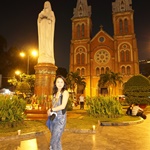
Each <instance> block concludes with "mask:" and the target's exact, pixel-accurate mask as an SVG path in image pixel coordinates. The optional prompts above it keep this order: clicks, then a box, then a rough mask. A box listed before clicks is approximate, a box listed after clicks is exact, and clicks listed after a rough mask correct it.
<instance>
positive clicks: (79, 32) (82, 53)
mask: <svg viewBox="0 0 150 150" xmlns="http://www.w3.org/2000/svg"><path fill="white" fill-rule="evenodd" d="M71 20H72V39H71V46H70V72H76V71H78V72H79V75H80V76H83V77H84V78H85V79H86V88H88V89H90V82H89V80H90V72H89V71H90V40H91V27H92V23H91V6H88V4H87V0H78V1H77V5H76V8H74V13H73V17H72V19H71Z"/></svg>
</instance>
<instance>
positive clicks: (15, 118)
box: [0, 95, 26, 127]
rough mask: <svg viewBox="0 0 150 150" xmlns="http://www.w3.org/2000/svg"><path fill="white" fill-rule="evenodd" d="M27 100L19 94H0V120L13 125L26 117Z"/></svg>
mask: <svg viewBox="0 0 150 150" xmlns="http://www.w3.org/2000/svg"><path fill="white" fill-rule="evenodd" d="M25 108H26V102H25V101H24V100H23V99H19V98H18V97H17V96H10V95H0V122H1V123H2V124H9V125H10V126H11V127H13V126H14V125H15V124H16V125H17V124H18V123H20V122H22V121H23V120H24V118H25V114H24V110H25Z"/></svg>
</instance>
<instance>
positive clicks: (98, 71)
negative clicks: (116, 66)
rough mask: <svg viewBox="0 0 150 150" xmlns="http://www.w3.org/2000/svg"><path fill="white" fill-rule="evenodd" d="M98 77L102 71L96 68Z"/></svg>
mask: <svg viewBox="0 0 150 150" xmlns="http://www.w3.org/2000/svg"><path fill="white" fill-rule="evenodd" d="M96 75H97V76H99V75H100V69H99V68H98V67H97V68H96Z"/></svg>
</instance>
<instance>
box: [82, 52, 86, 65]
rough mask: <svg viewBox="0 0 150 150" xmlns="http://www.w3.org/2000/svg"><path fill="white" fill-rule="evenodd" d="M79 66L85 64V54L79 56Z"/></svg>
mask: <svg viewBox="0 0 150 150" xmlns="http://www.w3.org/2000/svg"><path fill="white" fill-rule="evenodd" d="M81 64H85V54H84V53H82V54H81Z"/></svg>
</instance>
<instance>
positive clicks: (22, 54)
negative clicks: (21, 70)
mask: <svg viewBox="0 0 150 150" xmlns="http://www.w3.org/2000/svg"><path fill="white" fill-rule="evenodd" d="M30 55H32V56H34V57H36V56H37V55H38V52H37V51H36V50H32V51H31V54H30ZM30 55H29V53H27V54H26V53H24V52H21V53H20V56H21V57H25V56H27V74H29V73H30V72H29V71H30Z"/></svg>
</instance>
